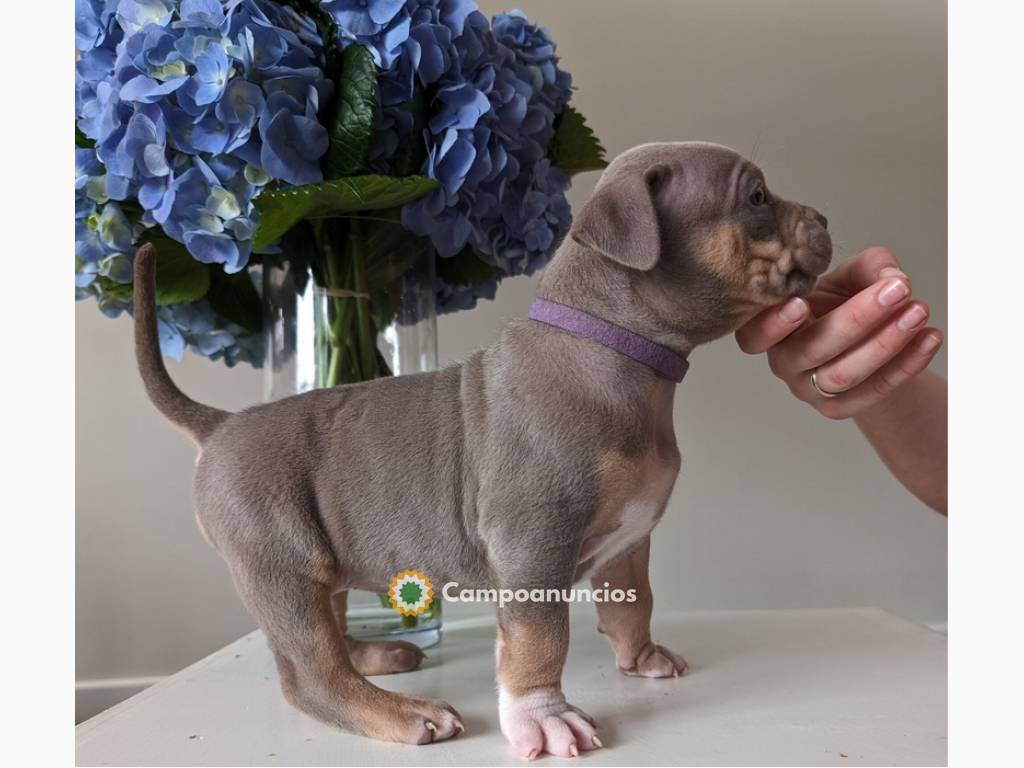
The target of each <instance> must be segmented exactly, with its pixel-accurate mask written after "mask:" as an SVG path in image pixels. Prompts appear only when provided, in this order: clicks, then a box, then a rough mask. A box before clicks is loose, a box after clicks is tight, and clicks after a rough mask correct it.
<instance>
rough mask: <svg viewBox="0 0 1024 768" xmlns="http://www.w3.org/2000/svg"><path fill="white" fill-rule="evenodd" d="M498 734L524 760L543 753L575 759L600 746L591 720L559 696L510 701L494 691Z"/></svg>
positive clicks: (552, 695) (517, 698)
mask: <svg viewBox="0 0 1024 768" xmlns="http://www.w3.org/2000/svg"><path fill="white" fill-rule="evenodd" d="M498 717H499V719H500V721H501V732H502V733H503V734H505V738H506V739H508V740H509V742H510V743H511V744H512V746H513V747H514V748H515V750H516V752H518V753H519V755H520V756H521V757H525V758H526V759H527V760H533V759H534V758H535V757H537V756H538V755H541V754H543V753H544V752H547V753H548V754H551V755H556V756H558V757H576V756H577V755H579V753H580V752H585V751H587V750H590V749H597V748H598V747H601V746H603V745H602V744H601V740H600V739H599V738H598V737H597V723H595V722H594V718H592V717H591V716H590V715H588V714H587V713H586V712H584V711H583V710H582V709H579V708H578V707H574V706H573V705H572V704H569V703H568V702H567V701H566V700H565V696H563V695H562V694H561V693H556V692H550V693H542V692H537V693H530V694H528V695H526V696H520V697H513V696H511V695H509V694H507V693H506V692H505V691H504V690H502V689H500V688H499V690H498Z"/></svg>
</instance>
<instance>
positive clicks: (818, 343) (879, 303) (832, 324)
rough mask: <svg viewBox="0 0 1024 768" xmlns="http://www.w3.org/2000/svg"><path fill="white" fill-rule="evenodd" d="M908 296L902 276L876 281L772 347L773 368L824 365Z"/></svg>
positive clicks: (789, 369) (785, 371)
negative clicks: (783, 341) (782, 342)
mask: <svg viewBox="0 0 1024 768" xmlns="http://www.w3.org/2000/svg"><path fill="white" fill-rule="evenodd" d="M909 296H910V284H909V283H908V282H907V281H906V280H904V279H903V278H896V277H892V278H888V279H886V280H882V281H881V282H878V283H875V284H874V285H872V286H871V287H870V288H867V289H865V290H863V291H861V292H860V293H858V294H857V295H856V296H854V297H853V298H852V299H849V300H847V301H846V302H845V303H843V305H842V306H840V307H837V308H836V309H834V310H832V311H831V312H829V313H828V314H827V315H825V316H824V317H822V318H820V319H819V320H816V321H815V322H813V323H810V324H808V325H807V326H805V327H804V328H802V329H800V330H799V331H798V332H797V333H795V334H793V335H792V336H791V337H790V338H788V339H787V340H786V342H785V343H784V344H780V345H779V346H778V347H776V348H775V349H774V350H772V355H771V356H770V359H769V362H770V363H771V365H772V370H775V371H776V372H777V375H783V376H785V375H787V374H793V373H797V372H799V371H809V370H811V369H812V368H817V367H818V366H819V365H824V364H825V363H827V362H828V361H829V360H831V359H832V358H833V357H836V356H837V355H839V354H841V353H843V352H845V351H846V350H847V349H849V348H850V347H851V346H852V345H853V344H854V343H856V342H857V341H859V340H860V339H861V338H862V337H864V336H865V335H866V334H867V333H868V332H869V331H871V329H872V328H874V327H875V326H876V325H878V324H879V323H880V322H881V321H882V320H884V319H885V318H887V317H889V316H890V315H892V314H893V313H894V312H896V311H897V310H898V309H899V307H900V306H902V305H903V304H904V302H906V300H907V298H908V297H909Z"/></svg>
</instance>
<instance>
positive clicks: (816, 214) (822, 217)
mask: <svg viewBox="0 0 1024 768" xmlns="http://www.w3.org/2000/svg"><path fill="white" fill-rule="evenodd" d="M804 213H805V214H807V215H808V216H810V217H811V218H812V219H814V220H815V221H816V222H818V223H819V224H821V226H823V227H824V228H825V229H828V219H826V218H825V215H824V214H823V213H819V212H818V211H816V210H814V209H813V208H811V206H809V205H805V206H804Z"/></svg>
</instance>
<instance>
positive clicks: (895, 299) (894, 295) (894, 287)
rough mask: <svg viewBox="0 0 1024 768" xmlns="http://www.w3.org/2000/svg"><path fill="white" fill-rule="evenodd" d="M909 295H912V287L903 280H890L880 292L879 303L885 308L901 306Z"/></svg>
mask: <svg viewBox="0 0 1024 768" xmlns="http://www.w3.org/2000/svg"><path fill="white" fill-rule="evenodd" d="M908 293H910V286H909V285H907V284H906V282H904V281H903V280H890V281H889V282H888V283H886V284H885V285H884V286H883V287H882V290H880V291H879V292H878V303H879V304H881V305H882V306H883V307H891V306H892V305H893V304H899V303H900V302H901V301H903V299H905V298H907V294H908Z"/></svg>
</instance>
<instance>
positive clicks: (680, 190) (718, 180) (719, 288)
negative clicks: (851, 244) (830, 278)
mask: <svg viewBox="0 0 1024 768" xmlns="http://www.w3.org/2000/svg"><path fill="white" fill-rule="evenodd" d="M572 236H573V238H574V239H575V240H576V241H577V242H580V243H582V244H584V245H587V246H589V247H591V248H595V249H597V250H598V251H600V252H602V253H603V254H604V255H606V256H608V257H610V258H612V259H613V260H614V261H617V262H618V263H620V264H622V265H623V266H625V267H627V268H631V269H632V270H635V272H633V273H631V274H632V277H633V279H632V280H631V282H632V284H633V286H634V290H636V291H637V293H639V294H640V295H641V298H642V300H643V301H644V302H645V303H647V304H649V305H650V306H651V307H652V309H653V310H654V311H655V312H656V313H657V314H658V316H659V318H661V319H662V320H664V321H665V322H667V323H669V324H670V325H676V326H677V327H680V328H681V329H683V330H685V331H686V332H687V333H688V335H689V336H690V337H691V338H692V339H693V341H694V342H697V343H702V342H704V341H709V340H711V339H712V338H716V337H718V336H721V335H724V334H726V333H728V332H730V331H732V330H734V329H735V328H737V327H739V326H740V325H742V324H743V323H744V322H746V320H748V319H749V318H751V317H753V315H755V314H756V313H757V312H759V311H760V310H761V309H763V308H764V307H766V306H770V305H772V304H776V303H778V302H779V301H781V300H783V299H784V298H786V297H787V296H791V295H797V294H805V293H808V292H810V291H811V290H812V289H813V288H814V284H815V282H816V280H817V277H818V275H820V274H822V273H823V272H824V271H825V270H826V269H827V268H828V265H829V262H830V261H831V258H832V239H831V237H830V236H829V234H828V230H827V221H826V219H825V217H824V216H822V215H821V214H820V213H818V212H817V211H816V210H814V209H813V208H810V207H808V206H805V205H801V204H799V203H795V202H791V201H788V200H785V199H783V198H782V197H780V196H778V195H776V194H775V193H774V192H772V190H770V189H769V188H768V184H767V182H766V180H765V178H764V174H763V173H762V172H761V170H760V169H759V168H758V167H757V166H756V165H754V164H753V163H752V162H750V161H749V160H746V159H745V158H743V157H742V156H741V155H739V154H737V153H736V152H734V151H733V150H731V149H728V148H727V147H722V146H720V145H717V144H705V143H697V142H682V143H666V144H645V145H642V146H640V147H636V148H634V149H632V150H629V151H628V152H626V153H624V154H622V155H620V156H619V157H618V158H616V159H615V161H614V162H613V163H612V164H611V165H610V166H609V167H608V169H607V170H606V171H605V173H604V175H603V176H602V178H601V182H600V184H599V185H598V189H597V190H596V191H595V194H594V197H593V198H592V199H591V201H589V202H588V203H587V205H586V206H584V209H583V210H582V211H581V213H580V215H579V216H578V217H577V221H576V222H575V224H574V226H573V232H572Z"/></svg>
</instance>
